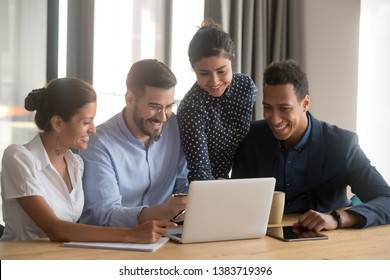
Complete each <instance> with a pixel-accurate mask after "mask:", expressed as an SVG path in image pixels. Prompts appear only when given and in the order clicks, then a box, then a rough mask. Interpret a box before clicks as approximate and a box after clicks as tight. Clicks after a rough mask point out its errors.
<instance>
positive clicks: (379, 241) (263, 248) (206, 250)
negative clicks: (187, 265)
mask: <svg viewBox="0 0 390 280" xmlns="http://www.w3.org/2000/svg"><path fill="white" fill-rule="evenodd" d="M296 217H297V216H296V215H292V216H287V217H286V218H285V220H284V221H283V224H284V225H291V224H292V223H293V221H295V220H296ZM324 233H325V234H326V235H328V236H329V239H328V240H317V241H304V242H283V241H280V240H277V239H274V238H272V237H268V236H265V237H264V238H261V239H251V240H238V241H225V242H210V243H198V244H177V243H174V242H172V241H169V242H168V243H167V244H165V245H164V246H163V247H162V248H160V249H159V250H157V251H156V252H153V253H149V252H134V251H121V250H107V249H82V248H68V247H64V246H63V244H62V243H54V242H50V241H48V240H34V241H17V242H0V259H2V260H7V259H9V260H16V259H24V260H32V259H57V260H76V259H106V260H107V259H111V260H115V259H120V260H128V259H136V260H229V259H231V260H253V259H267V260H291V259H297V260H310V259H312V260H322V259H335V260H342V259H354V260H358V259H361V260H368V259H373V260H381V259H382V260H390V225H385V226H380V227H373V228H368V229H341V230H333V231H327V232H324Z"/></svg>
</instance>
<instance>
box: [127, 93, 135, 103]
mask: <svg viewBox="0 0 390 280" xmlns="http://www.w3.org/2000/svg"><path fill="white" fill-rule="evenodd" d="M134 99H135V96H134V93H133V92H132V91H131V90H130V89H128V90H127V91H126V95H125V101H126V105H130V104H133V103H134Z"/></svg>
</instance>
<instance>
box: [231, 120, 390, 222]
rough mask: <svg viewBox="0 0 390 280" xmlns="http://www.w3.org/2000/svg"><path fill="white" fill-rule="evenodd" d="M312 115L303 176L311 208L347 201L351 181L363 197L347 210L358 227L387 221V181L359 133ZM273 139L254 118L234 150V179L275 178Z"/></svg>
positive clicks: (342, 204)
mask: <svg viewBox="0 0 390 280" xmlns="http://www.w3.org/2000/svg"><path fill="white" fill-rule="evenodd" d="M308 114H310V113H308ZM310 116H311V121H312V131H311V135H310V139H309V141H308V143H307V147H308V149H309V160H308V162H309V164H308V166H307V178H306V180H307V186H308V189H309V193H308V197H309V205H310V209H313V210H315V211H318V212H323V213H324V212H328V211H331V210H336V209H339V208H342V207H347V206H350V205H351V201H350V200H349V199H348V198H347V191H346V187H347V186H348V185H349V186H350V187H351V190H352V192H353V193H354V194H356V195H357V196H358V198H359V199H360V200H361V201H362V202H363V204H360V205H356V206H353V207H351V208H349V209H348V211H350V212H353V213H354V214H356V215H357V216H358V217H359V218H360V223H359V224H358V225H356V227H359V228H363V227H370V226H376V225H382V224H389V223H390V188H389V185H388V184H387V183H386V181H385V180H384V179H383V177H382V176H381V175H380V174H379V172H378V171H377V170H376V168H375V167H373V166H372V165H371V163H370V161H369V159H368V158H367V157H366V155H365V154H364V152H363V150H362V149H361V148H360V146H359V143H358V136H357V134H356V133H354V132H351V131H348V130H345V129H341V128H339V127H337V126H335V125H330V124H328V123H326V122H323V121H319V120H317V119H316V118H314V117H313V116H312V115H310ZM277 141H278V140H277V139H276V138H275V137H274V136H273V134H272V131H271V129H270V128H269V126H268V124H267V123H266V122H265V121H264V120H260V121H254V122H252V124H251V128H250V132H249V134H248V135H247V137H246V138H245V139H244V140H243V142H242V143H241V145H240V146H239V147H238V149H237V152H236V154H235V158H234V163H233V169H232V178H255V177H276V174H275V170H274V168H273V167H274V160H276V159H277V156H276V155H275V151H276V145H278V142H277ZM307 210H309V209H307Z"/></svg>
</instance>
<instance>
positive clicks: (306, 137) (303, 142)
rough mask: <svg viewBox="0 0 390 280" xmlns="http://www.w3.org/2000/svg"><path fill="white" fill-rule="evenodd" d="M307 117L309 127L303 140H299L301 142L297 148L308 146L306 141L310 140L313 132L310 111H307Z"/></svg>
mask: <svg viewBox="0 0 390 280" xmlns="http://www.w3.org/2000/svg"><path fill="white" fill-rule="evenodd" d="M306 117H307V129H306V131H305V134H304V135H303V137H302V139H301V141H299V143H298V144H297V145H295V147H294V149H295V150H302V149H303V148H304V147H305V146H306V143H307V142H308V141H309V136H310V133H311V117H310V115H309V114H308V113H306Z"/></svg>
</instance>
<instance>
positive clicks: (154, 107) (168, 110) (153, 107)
mask: <svg viewBox="0 0 390 280" xmlns="http://www.w3.org/2000/svg"><path fill="white" fill-rule="evenodd" d="M148 108H149V110H150V112H151V113H152V114H153V115H155V114H159V113H161V112H162V111H164V113H165V115H168V116H170V115H171V114H172V113H173V112H176V110H177V105H176V103H172V104H170V105H168V106H166V107H164V106H162V105H160V104H148Z"/></svg>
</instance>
